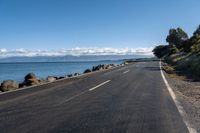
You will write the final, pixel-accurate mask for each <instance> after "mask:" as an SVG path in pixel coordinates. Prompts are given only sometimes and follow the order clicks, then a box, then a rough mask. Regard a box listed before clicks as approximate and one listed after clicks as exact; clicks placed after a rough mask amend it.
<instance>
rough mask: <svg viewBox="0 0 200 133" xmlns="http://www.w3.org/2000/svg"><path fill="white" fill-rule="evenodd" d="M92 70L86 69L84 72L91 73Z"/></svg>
mask: <svg viewBox="0 0 200 133" xmlns="http://www.w3.org/2000/svg"><path fill="white" fill-rule="evenodd" d="M90 72H91V70H90V69H86V70H85V71H84V72H83V73H90Z"/></svg>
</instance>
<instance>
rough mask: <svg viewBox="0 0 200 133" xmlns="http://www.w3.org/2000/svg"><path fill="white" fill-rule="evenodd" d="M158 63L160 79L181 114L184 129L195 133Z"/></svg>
mask: <svg viewBox="0 0 200 133" xmlns="http://www.w3.org/2000/svg"><path fill="white" fill-rule="evenodd" d="M159 63H160V72H161V76H162V78H163V80H164V82H165V85H166V87H167V89H168V91H169V93H170V95H171V97H172V99H173V101H174V103H175V105H176V107H177V109H178V111H179V113H180V114H181V116H182V118H183V121H184V123H185V125H186V127H187V128H188V130H189V132H190V133H197V131H196V130H195V129H194V128H192V126H191V125H190V123H189V121H188V120H187V118H186V115H187V114H186V113H185V110H184V109H183V107H182V106H181V104H180V102H179V101H178V100H177V98H176V95H175V94H174V92H173V90H172V88H171V87H170V85H169V83H168V81H167V79H166V78H165V75H164V73H163V70H162V65H161V61H160V62H159Z"/></svg>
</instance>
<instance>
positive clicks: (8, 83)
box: [0, 61, 130, 93]
mask: <svg viewBox="0 0 200 133" xmlns="http://www.w3.org/2000/svg"><path fill="white" fill-rule="evenodd" d="M128 63H130V62H128V61H125V62H123V63H121V64H119V65H116V64H99V65H97V66H93V67H92V68H88V69H86V70H85V71H84V72H83V73H82V74H86V73H91V72H96V71H101V70H106V69H111V68H114V67H117V66H124V65H126V64H128ZM82 74H80V73H74V74H68V75H66V76H60V77H57V76H48V77H47V78H46V79H38V78H37V76H36V75H35V74H34V73H28V74H27V75H26V76H25V77H24V81H23V82H20V83H18V82H17V81H15V80H4V81H3V82H2V83H1V86H0V93H2V92H7V91H12V90H17V89H21V88H24V87H29V86H34V85H40V84H44V83H50V82H54V81H57V80H60V79H67V78H71V77H76V76H79V75H82Z"/></svg>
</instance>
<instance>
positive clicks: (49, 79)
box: [47, 76, 57, 82]
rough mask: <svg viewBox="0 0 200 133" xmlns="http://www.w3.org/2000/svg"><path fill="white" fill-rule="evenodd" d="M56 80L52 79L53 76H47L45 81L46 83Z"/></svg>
mask: <svg viewBox="0 0 200 133" xmlns="http://www.w3.org/2000/svg"><path fill="white" fill-rule="evenodd" d="M56 79H57V78H56V77H53V76H48V77H47V81H48V82H53V81H56Z"/></svg>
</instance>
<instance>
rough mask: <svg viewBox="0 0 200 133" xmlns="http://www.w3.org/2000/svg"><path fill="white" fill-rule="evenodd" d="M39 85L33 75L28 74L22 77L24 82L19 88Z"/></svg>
mask: <svg viewBox="0 0 200 133" xmlns="http://www.w3.org/2000/svg"><path fill="white" fill-rule="evenodd" d="M37 84H40V82H39V80H38V79H37V77H36V76H35V74H34V73H29V74H27V75H26V76H25V77H24V82H23V83H21V84H20V86H21V87H24V86H31V85H37Z"/></svg>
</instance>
